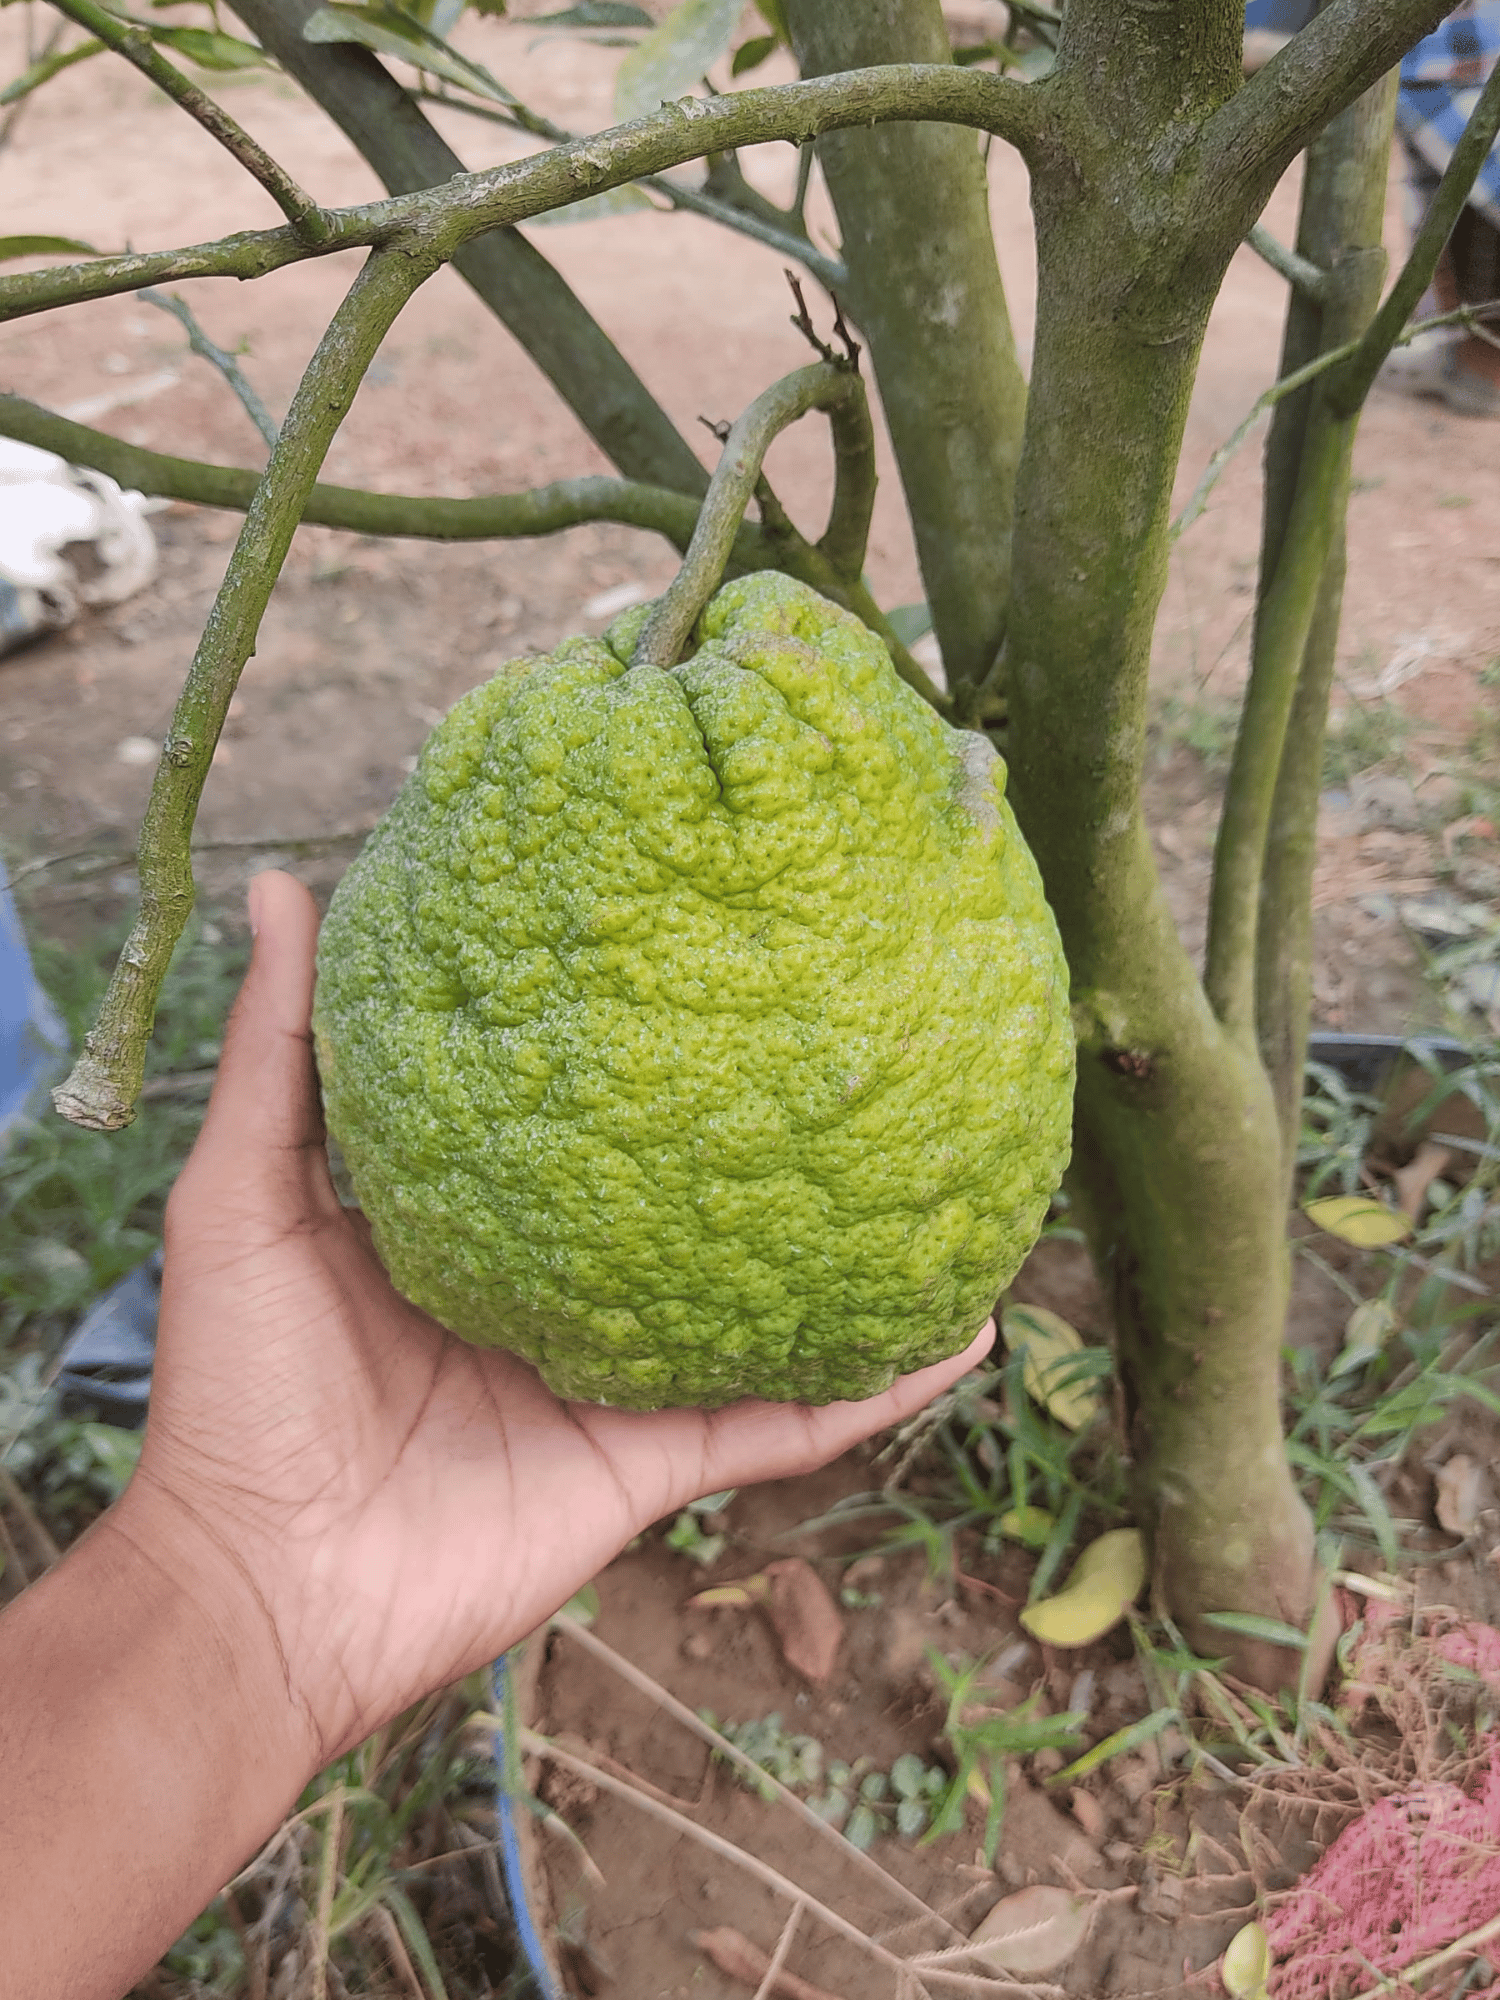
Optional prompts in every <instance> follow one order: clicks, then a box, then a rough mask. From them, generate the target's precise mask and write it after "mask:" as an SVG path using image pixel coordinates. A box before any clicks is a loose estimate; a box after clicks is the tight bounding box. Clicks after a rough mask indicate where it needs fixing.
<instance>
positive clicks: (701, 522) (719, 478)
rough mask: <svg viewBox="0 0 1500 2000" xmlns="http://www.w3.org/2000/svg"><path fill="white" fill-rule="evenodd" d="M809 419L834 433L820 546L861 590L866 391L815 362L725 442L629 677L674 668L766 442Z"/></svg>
mask: <svg viewBox="0 0 1500 2000" xmlns="http://www.w3.org/2000/svg"><path fill="white" fill-rule="evenodd" d="M809 410H825V411H826V412H827V414H828V418H829V422H830V423H831V425H832V427H833V441H834V458H835V477H834V491H833V506H832V508H831V510H830V512H829V516H828V526H827V528H826V529H825V531H824V533H823V537H822V540H821V541H820V542H819V543H818V547H819V549H820V550H821V551H822V552H823V554H825V555H826V556H827V557H828V558H829V560H830V562H831V563H832V564H833V566H834V568H835V569H836V571H837V572H838V574H839V580H840V582H842V583H844V584H846V585H848V584H857V583H858V582H859V578H860V573H861V571H862V569H863V567H864V554H865V543H866V541H867V539H868V536H869V529H870V515H871V512H872V511H873V509H874V505H875V434H874V430H873V428H872V426H871V423H870V409H869V404H868V403H867V402H866V401H865V389H864V384H863V382H861V380H860V379H859V376H858V375H857V374H855V372H854V371H853V369H852V368H850V367H848V366H847V365H845V364H842V363H839V362H832V361H818V362H814V363H813V364H812V365H811V366H810V367H807V368H798V369H796V370H795V371H794V372H793V373H792V374H790V375H783V376H782V378H781V380H780V381H779V382H773V383H772V384H771V386H770V388H769V389H766V390H764V391H763V392H762V393H761V394H760V395H759V396H757V397H756V399H755V401H754V402H753V403H752V404H751V405H750V406H749V408H748V409H747V410H745V411H744V413H743V414H742V415H741V416H740V418H739V420H738V421H737V422H736V423H735V424H734V425H733V426H732V427H731V428H730V429H729V430H728V432H727V433H724V434H723V437H724V449H723V451H722V453H721V454H720V457H719V463H718V466H717V468H716V470H715V472H714V476H713V478H712V479H711V480H710V481H709V486H708V492H707V494H706V495H705V497H704V501H703V507H702V510H701V512H700V513H699V515H698V525H697V527H696V528H695V529H694V530H693V539H692V541H691V542H690V543H689V544H688V551H687V554H686V555H685V556H684V557H683V559H682V567H681V569H679V570H678V572H677V575H676V576H675V578H674V579H673V581H672V583H671V585H670V586H669V588H668V589H667V591H666V592H665V594H664V595H663V596H662V597H661V598H659V599H658V600H657V603H656V607H655V609H654V610H653V611H652V613H651V616H650V617H649V618H648V619H647V621H646V623H645V625H644V626H643V627H642V628H641V636H640V638H639V640H638V641H637V642H636V648H635V653H634V656H633V657H632V659H631V663H630V664H631V667H632V669H634V668H636V667H675V666H676V664H677V662H678V660H679V659H680V658H681V657H682V650H683V648H684V646H686V644H687V642H688V638H689V636H690V634H691V633H692V630H693V627H694V625H696V624H697V622H698V617H699V614H700V613H701V612H702V610H703V607H704V606H705V605H706V604H707V603H708V600H709V599H710V598H711V597H712V596H713V594H714V592H715V591H716V590H717V589H718V587H719V584H720V582H721V581H722V579H723V575H724V568H725V565H726V563H727V562H728V560H729V555H730V551H731V550H732V548H733V547H734V540H735V536H736V535H737V534H738V533H739V530H740V526H741V523H742V522H743V520H744V514H745V509H746V507H747V506H748V505H749V503H750V501H751V499H752V497H756V496H758V495H759V494H760V492H761V486H762V481H761V467H762V465H763V464H764V462H765V456H766V453H767V451H769V449H770V447H771V443H772V440H773V439H774V438H775V437H776V436H777V435H778V434H779V433H780V432H782V431H784V430H785V429H786V428H787V426H788V425H789V424H794V423H795V422H796V421H797V419H798V418H799V417H805V416H806V415H807V413H808V411H809Z"/></svg>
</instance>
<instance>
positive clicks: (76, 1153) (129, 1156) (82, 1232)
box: [0, 924, 245, 1356]
mask: <svg viewBox="0 0 1500 2000" xmlns="http://www.w3.org/2000/svg"><path fill="white" fill-rule="evenodd" d="M122 935H123V931H122V930H113V931H110V932H102V933H99V934H96V935H95V936H94V937H93V938H92V939H91V940H90V941H89V943H88V944H87V945H86V946H84V947H82V948H80V949H73V950H70V949H68V948H66V947H64V946H62V945H60V944H57V943H55V942H52V941H49V940H46V939H40V940H34V941H33V945H32V955H33V959H34V962H35V964H36V969H37V974H38V977H39V978H40V979H41V981H42V983H43V985H44V986H45V987H46V988H47V990H48V992H49V993H51V995H52V997H53V999H54V1001H55V1002H56V1004H57V1007H58V1010H59V1012H60V1013H61V1014H62V1016H63V1019H64V1020H65V1022H66V1023H67V1027H68V1031H69V1035H70V1037H71V1039H72V1043H73V1046H74V1047H77V1046H78V1045H79V1043H80V1042H81V1041H82V1038H83V1034H84V1031H85V1029H86V1028H87V1026H88V1024H89V1022H90V1020H91V1019H92V1016H93V1012H94V1009H95V1007H96V1005H97V1003H98V1000H99V997H100V995H101V994H102V993H103V991H104V985H105V982H106V980H107V978H108V976H109V967H110V965H111V964H112V962H113V959H114V954H115V950H116V948H117V947H118V944H119V942H120V938H121V936H122ZM212 936H213V933H212V932H211V931H210V932H209V934H208V935H207V936H206V935H205V932H204V927H203V926H201V925H199V924H194V925H193V926H192V927H191V928H190V930H189V933H188V935H187V937H186V938H185V939H184V941H183V943H182V944H181V945H180V946H179V948H178V951H177V954H176V956H175V957H174V959H173V961H172V966H171V969H170V971H169V972H168V974H167V979H166V984H165V986H164V988H163V992H162V1004H161V1011H160V1013H159V1015H158V1017H157V1023H156V1032H155V1034H154V1036H153V1038H152V1043H151V1050H150V1058H149V1061H148V1065H147V1074H148V1076H149V1077H162V1076H166V1075H170V1074H175V1073H181V1072H184V1071H199V1070H203V1069H205V1068H209V1067H211V1066H212V1065H213V1064H214V1063H216V1062H217V1061H218V1056H219V1040H220V1037H221V1035H222V1033H223V1029H224V1022H225V1019H226V1018H227V1016H228V1012H229V1006H230V1002H231V1001H232V1000H233V998H234V994H235V990H236V988H237V987H238V984H239V980H240V977H241V974H242V972H243V970H244V962H245V953H244V949H243V947H242V946H240V945H238V944H232V943H225V942H211V941H210V939H211V938H212ZM205 1102H206V1096H205V1094H204V1093H203V1092H201V1091H198V1092H193V1093H190V1094H188V1095H185V1096H181V1097H163V1098H158V1099H155V1100H153V1101H151V1102H149V1103H147V1104H145V1105H143V1107H142V1109H141V1113H140V1115H139V1116H138V1118H137V1119H136V1121H135V1123H134V1124H133V1125H131V1126H130V1127H128V1128H127V1129H126V1130H125V1131H123V1132H114V1133H110V1132H85V1131H83V1130H81V1129H80V1128H79V1127H78V1126H76V1125H68V1124H65V1123H64V1122H63V1120H62V1119H60V1118H58V1117H56V1116H55V1115H54V1114H53V1113H52V1112H51V1111H50V1110H44V1111H42V1112H40V1113H39V1115H38V1116H37V1118H36V1120H35V1122H34V1123H29V1124H26V1125H23V1126H21V1127H19V1128H16V1129H15V1130H14V1131H13V1133H12V1135H11V1138H10V1141H9V1143H8V1145H6V1147H5V1148H4V1150H3V1151H0V1356H3V1355H4V1354H5V1352H6V1351H7V1349H9V1350H12V1351H14V1350H15V1349H17V1348H18V1347H21V1346H40V1347H43V1348H45V1349H47V1350H48V1351H52V1350H53V1349H55V1347H56V1346H57V1344H58V1343H59V1342H60V1341H61V1339H62V1338H63V1336H64V1335H65V1333H66V1332H67V1330H68V1328H69V1327H70V1326H71V1325H72V1324H73V1322H74V1321H75V1320H76V1319H77V1318H78V1316H79V1314H80V1313H81V1312H82V1310H83V1308H84V1307H85V1306H86V1305H87V1304H88V1303H89V1301H90V1300H91V1299H93V1298H96V1297H97V1296H98V1294H99V1293H100V1292H101V1291H103V1290H105V1289H106V1288H107V1287H108V1286H109V1285H112V1284H113V1283H114V1282H115V1280H116V1279H117V1278H121V1277H123V1276H124V1275H125V1273H126V1272H127V1271H130V1270H133V1269H134V1268H135V1266H136V1265H137V1264H139V1263H140V1262H141V1261H142V1260H143V1259H144V1258H145V1257H146V1256H148V1255H149V1254H150V1252H151V1250H152V1249H153V1248H154V1247H155V1245H156V1244H157V1242H158V1241H159V1240H160V1235H161V1218H162V1211H163V1209H164V1207H165V1205H166V1198H167V1194H168V1191H169V1190H170V1188H171V1185H172V1183H173V1181H174V1180H175V1179H176V1178H177V1174H178V1171H179V1169H180V1167H181V1165H182V1162H183V1161H184V1159H185V1158H186V1157H187V1154H188V1150H189V1148H190V1147H191V1146H192V1143H193V1140H194V1138H195V1136H196V1135H197V1131H198V1126H199V1124H200V1123H201V1121H202V1117H203V1109H204V1104H205Z"/></svg>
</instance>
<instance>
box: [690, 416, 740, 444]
mask: <svg viewBox="0 0 1500 2000" xmlns="http://www.w3.org/2000/svg"><path fill="white" fill-rule="evenodd" d="M698 421H699V423H700V424H702V426H703V428H704V429H705V430H706V431H708V432H709V433H710V435H711V436H713V437H716V438H717V439H718V441H719V443H720V444H724V443H725V442H726V441H727V440H728V437H729V433H730V432H731V431H732V430H733V429H734V425H733V424H732V423H730V421H729V419H728V418H727V417H699V419H698Z"/></svg>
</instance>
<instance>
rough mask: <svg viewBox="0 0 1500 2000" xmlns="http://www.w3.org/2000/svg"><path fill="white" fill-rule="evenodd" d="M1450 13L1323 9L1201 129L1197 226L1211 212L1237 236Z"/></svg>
mask: <svg viewBox="0 0 1500 2000" xmlns="http://www.w3.org/2000/svg"><path fill="white" fill-rule="evenodd" d="M1451 5H1452V0H1329V4H1328V5H1327V6H1325V7H1324V8H1322V9H1321V11H1320V12H1319V13H1317V14H1316V15H1315V16H1314V17H1313V19H1312V20H1311V21H1309V23H1308V24H1307V26H1306V27H1305V28H1303V29H1302V30H1301V32H1300V33H1299V34H1296V35H1294V36H1293V37H1292V39H1291V41H1290V42H1288V43H1287V45H1286V47H1285V48H1284V49H1280V50H1278V52H1277V53H1276V54H1275V55H1274V56H1272V58H1271V60H1270V61H1269V62H1268V63H1267V64H1266V66H1265V68H1264V69H1260V70H1257V71H1256V73H1255V75H1254V76H1252V77H1251V78H1250V79H1249V81H1248V82H1247V83H1246V84H1245V87H1244V89H1243V90H1241V91H1238V92H1237V93H1236V94H1235V96H1233V97H1232V98H1231V99H1230V100H1229V102H1228V103H1227V104H1225V105H1223V106H1221V107H1220V109H1219V110H1218V111H1216V112H1215V113H1214V115H1213V116H1212V117H1211V118H1210V119H1209V121H1208V123H1207V124H1206V125H1205V127H1204V129H1203V134H1202V150H1201V152H1200V155H1199V162H1200V171H1201V173H1202V177H1203V192H1202V195H1201V197H1200V199H1201V203H1202V207H1201V208H1200V211H1199V212H1200V214H1202V215H1203V216H1204V218H1205V221H1206V222H1209V221H1210V220H1211V218H1213V217H1214V216H1215V214H1216V213H1217V214H1218V215H1219V216H1221V217H1222V218H1223V219H1226V220H1228V219H1231V218H1233V219H1235V221H1236V227H1237V235H1238V236H1240V237H1243V236H1244V235H1245V234H1246V233H1247V232H1248V230H1249V226H1250V223H1251V222H1252V221H1253V220H1254V219H1255V218H1256V217H1257V216H1258V215H1259V214H1260V212H1261V209H1262V208H1264V206H1265V203H1266V198H1267V196H1268V195H1269V194H1270V191H1271V189H1272V188H1273V187H1274V186H1275V184H1276V182H1277V180H1279V179H1280V177H1281V175H1282V173H1283V172H1284V171H1285V170H1286V168H1287V167H1289V166H1290V165H1291V163H1292V161H1293V160H1294V159H1295V158H1296V156H1297V154H1298V153H1300V152H1301V151H1302V149H1303V147H1304V146H1306V145H1308V144H1309V142H1310V141H1311V140H1312V139H1314V138H1315V137H1316V136H1317V134H1318V133H1319V132H1320V131H1321V130H1322V129H1323V127H1324V126H1325V125H1327V124H1328V122H1329V121H1330V119H1332V118H1333V117H1334V116H1335V115H1336V114H1337V113H1338V112H1340V111H1342V110H1343V109H1345V107H1346V106H1348V105H1350V104H1352V103H1353V102H1354V100H1355V98H1356V97H1359V96H1360V95H1361V94H1362V93H1363V92H1364V91H1366V90H1368V89H1370V87H1371V86H1372V85H1373V84H1375V83H1376V82H1378V81H1379V79H1380V78H1381V77H1382V76H1384V75H1385V73H1386V71H1387V70H1389V69H1392V68H1393V67H1394V66H1395V65H1396V64H1397V63H1398V62H1399V61H1400V60H1401V58H1402V56H1404V55H1405V54H1406V52H1407V50H1408V49H1409V48H1411V47H1412V46H1413V45H1414V44H1415V43H1417V42H1419V41H1420V40H1421V39H1422V37H1423V36H1424V35H1430V34H1431V33H1432V31H1433V29H1434V28H1435V27H1436V26H1437V24H1438V22H1439V21H1441V20H1442V18H1443V16H1444V15H1445V14H1447V13H1449V12H1450V11H1451ZM1247 209H1248V211H1249V212H1248V214H1247V212H1246V211H1247ZM1240 219H1242V226H1239V222H1240Z"/></svg>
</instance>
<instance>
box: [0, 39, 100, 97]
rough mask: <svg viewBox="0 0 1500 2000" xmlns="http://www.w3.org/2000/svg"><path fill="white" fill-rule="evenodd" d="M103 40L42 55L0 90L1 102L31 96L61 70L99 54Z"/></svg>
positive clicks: (91, 41) (82, 43)
mask: <svg viewBox="0 0 1500 2000" xmlns="http://www.w3.org/2000/svg"><path fill="white" fill-rule="evenodd" d="M103 47H104V44H103V42H96V41H93V40H89V41H87V42H80V43H79V44H78V47H77V48H76V49H63V50H62V51H60V52H59V53H56V54H53V55H50V56H41V57H39V58H38V60H37V61H36V62H34V63H33V64H32V65H31V67H30V68H29V69H23V70H22V72H21V74H20V75H19V76H17V77H12V79H11V81H10V82H9V83H8V84H6V86H5V88H4V90H0V104H15V103H16V102H17V101H18V100H19V99H20V98H23V97H29V96H30V95H31V93H32V91H34V90H37V89H39V88H40V87H41V85H42V84H44V83H46V82H48V81H49V79H50V78H52V77H54V76H56V75H57V73H58V71H59V70H64V69H71V68H72V67H73V65H74V63H80V62H86V61H87V60H88V58H89V57H90V56H96V55H98V54H99V53H100V52H101V51H102V49H103Z"/></svg>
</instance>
